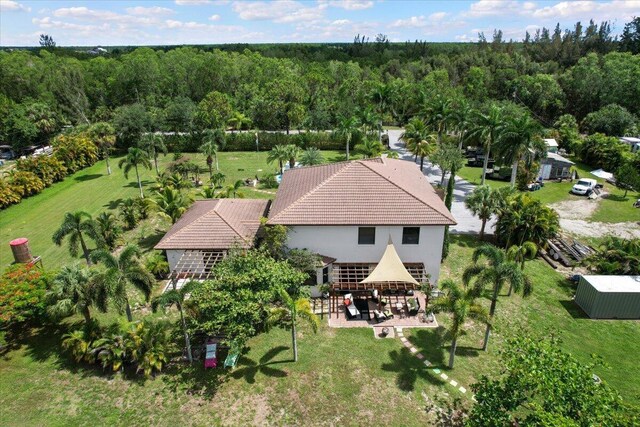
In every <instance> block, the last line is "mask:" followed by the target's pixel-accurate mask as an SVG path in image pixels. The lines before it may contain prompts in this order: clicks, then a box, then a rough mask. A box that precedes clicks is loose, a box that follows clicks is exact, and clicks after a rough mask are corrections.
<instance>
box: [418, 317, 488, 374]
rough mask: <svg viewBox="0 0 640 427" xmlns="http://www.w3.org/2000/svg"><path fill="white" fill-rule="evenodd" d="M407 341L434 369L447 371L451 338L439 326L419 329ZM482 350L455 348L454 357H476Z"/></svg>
mask: <svg viewBox="0 0 640 427" xmlns="http://www.w3.org/2000/svg"><path fill="white" fill-rule="evenodd" d="M409 341H410V342H411V344H413V346H414V347H415V348H417V349H418V351H419V352H420V353H422V354H423V355H424V356H425V357H426V358H427V360H429V361H430V362H431V363H432V364H433V365H434V366H435V367H437V368H440V369H447V370H448V369H449V365H448V361H449V359H448V357H449V350H450V349H451V336H449V333H448V332H447V331H446V330H445V329H444V327H442V326H439V327H437V328H435V329H420V330H417V331H416V332H414V333H413V334H412V336H411V337H410V338H409ZM481 350H482V348H480V347H479V348H476V347H469V346H461V345H458V347H457V348H456V357H458V356H462V357H478V356H479V355H480V354H481Z"/></svg>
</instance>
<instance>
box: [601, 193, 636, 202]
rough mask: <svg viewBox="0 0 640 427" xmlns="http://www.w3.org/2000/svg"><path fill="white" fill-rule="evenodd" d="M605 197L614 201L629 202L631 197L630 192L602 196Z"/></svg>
mask: <svg viewBox="0 0 640 427" xmlns="http://www.w3.org/2000/svg"><path fill="white" fill-rule="evenodd" d="M602 198H603V199H607V200H611V201H613V202H628V201H629V200H630V199H629V194H628V193H627V196H626V197H625V196H621V195H619V194H607V195H605V196H602Z"/></svg>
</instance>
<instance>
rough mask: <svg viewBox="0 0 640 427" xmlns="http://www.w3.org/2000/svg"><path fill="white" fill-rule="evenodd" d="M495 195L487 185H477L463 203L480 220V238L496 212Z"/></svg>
mask: <svg viewBox="0 0 640 427" xmlns="http://www.w3.org/2000/svg"><path fill="white" fill-rule="evenodd" d="M496 202H497V200H496V196H495V193H494V192H493V191H491V187H489V186H488V185H479V186H477V187H476V188H474V189H473V192H472V193H471V194H470V195H469V196H467V198H466V199H465V201H464V205H465V206H466V207H467V209H469V210H470V211H471V212H472V213H473V214H474V215H476V216H477V217H478V218H480V220H481V221H482V227H480V240H482V239H483V238H484V228H485V226H486V225H487V221H488V220H490V219H491V216H492V215H494V214H495V213H496V207H497V205H496Z"/></svg>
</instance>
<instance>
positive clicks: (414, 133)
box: [400, 117, 436, 160]
mask: <svg viewBox="0 0 640 427" xmlns="http://www.w3.org/2000/svg"><path fill="white" fill-rule="evenodd" d="M400 139H401V140H402V141H404V143H405V145H406V147H407V150H409V152H411V153H412V154H414V155H415V159H416V160H418V155H417V154H415V153H414V151H415V147H416V146H417V145H418V144H420V143H421V142H428V143H435V142H436V139H435V137H434V136H433V134H432V133H431V129H429V127H428V126H427V125H426V123H425V122H424V120H422V119H420V118H418V117H414V118H412V119H411V120H409V123H407V126H406V127H405V129H404V132H403V133H402V134H401V135H400Z"/></svg>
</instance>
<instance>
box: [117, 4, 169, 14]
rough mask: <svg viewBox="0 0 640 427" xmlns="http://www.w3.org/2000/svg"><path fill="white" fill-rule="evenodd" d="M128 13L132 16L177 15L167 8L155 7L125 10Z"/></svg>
mask: <svg viewBox="0 0 640 427" xmlns="http://www.w3.org/2000/svg"><path fill="white" fill-rule="evenodd" d="M125 10H126V11H127V13H129V14H131V15H171V14H173V13H175V12H174V11H173V10H172V9H169V8H167V7H160V6H153V7H144V6H136V7H128V8H126V9H125Z"/></svg>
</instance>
